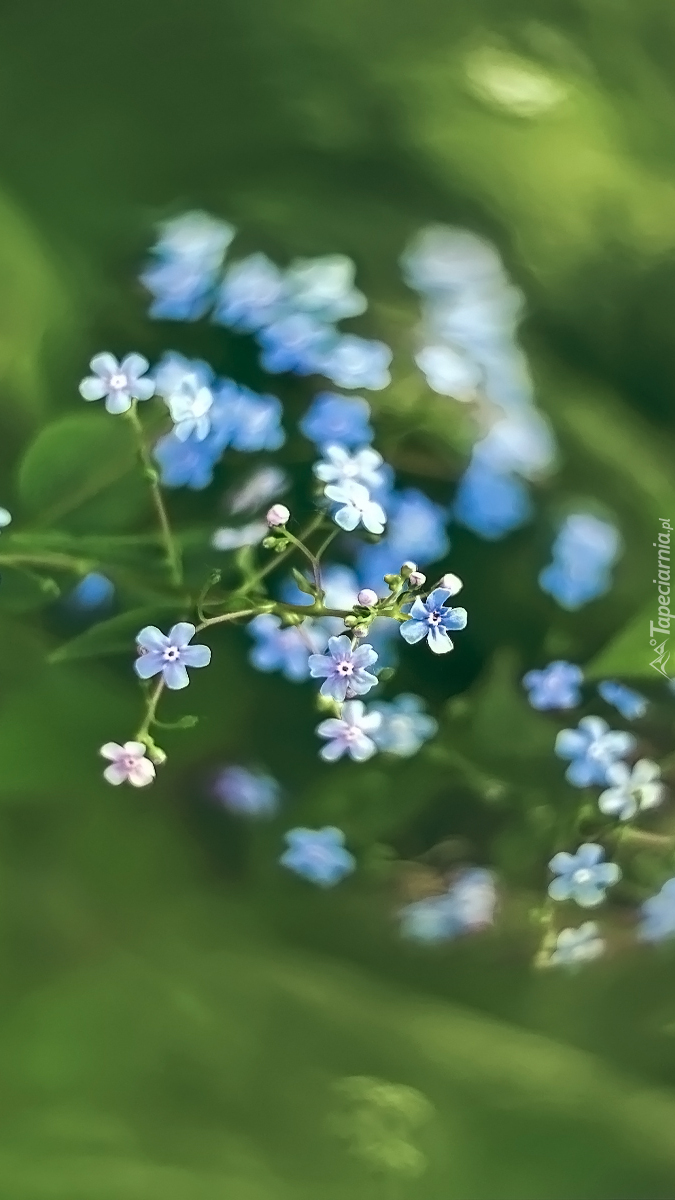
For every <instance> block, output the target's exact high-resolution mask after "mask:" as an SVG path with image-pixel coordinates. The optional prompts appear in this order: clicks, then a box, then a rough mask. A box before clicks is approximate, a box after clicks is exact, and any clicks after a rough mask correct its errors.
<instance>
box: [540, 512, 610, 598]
mask: <svg viewBox="0 0 675 1200" xmlns="http://www.w3.org/2000/svg"><path fill="white" fill-rule="evenodd" d="M620 552H621V536H620V534H619V531H618V529H617V528H616V526H615V525H612V524H611V523H610V522H609V521H603V520H600V519H599V518H598V517H595V516H593V514H592V513H573V514H571V515H570V516H569V517H567V519H566V520H565V522H564V524H563V526H562V528H561V529H560V531H559V533H558V536H557V537H556V539H555V541H554V543H553V550H552V553H553V561H552V562H551V563H550V564H549V565H548V566H547V567H544V570H543V571H541V573H540V575H539V586H540V588H541V589H542V591H544V592H547V593H548V594H549V595H550V596H553V598H554V599H555V600H557V602H558V604H560V605H561V606H562V607H563V608H566V609H568V610H569V611H570V612H574V611H575V610H576V609H578V608H581V607H582V605H584V604H587V603H588V602H589V601H590V600H595V599H596V597H598V596H602V595H604V593H605V592H607V591H609V589H610V587H611V582H612V581H611V576H610V567H611V566H612V564H613V563H614V562H615V561H616V559H617V558H618V557H619V554H620Z"/></svg>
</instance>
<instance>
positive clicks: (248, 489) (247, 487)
mask: <svg viewBox="0 0 675 1200" xmlns="http://www.w3.org/2000/svg"><path fill="white" fill-rule="evenodd" d="M289 487H290V479H289V477H288V472H287V471H284V469H283V467H277V466H276V465H275V464H273V463H266V464H265V465H264V466H260V467H256V468H255V470H254V471H252V472H251V474H250V475H249V476H248V477H247V479H246V480H244V482H243V483H238V484H237V485H236V486H235V487H234V488H233V489H232V490H231V492H230V493H229V495H228V498H227V509H228V512H231V513H233V514H238V513H243V512H256V511H257V510H258V509H260V508H264V507H265V506H266V505H268V504H269V502H270V500H276V499H277V498H278V497H279V496H283V494H284V492H287V491H288V489H289Z"/></svg>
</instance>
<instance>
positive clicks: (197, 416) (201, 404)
mask: <svg viewBox="0 0 675 1200" xmlns="http://www.w3.org/2000/svg"><path fill="white" fill-rule="evenodd" d="M212 404H213V395H212V393H211V391H210V390H209V388H206V387H202V388H198V389H197V390H196V391H194V392H193V393H190V392H188V391H187V390H186V391H182V392H176V393H175V394H174V395H173V396H169V397H167V405H168V408H169V412H170V413H171V420H172V421H173V423H174V430H173V431H174V434H175V435H176V437H177V438H178V441H179V442H186V441H187V440H188V438H189V437H194V439H195V441H196V442H203V441H204V439H205V438H206V437H207V436H208V433H209V430H210V429H211V421H210V417H209V409H210V408H211V406H212Z"/></svg>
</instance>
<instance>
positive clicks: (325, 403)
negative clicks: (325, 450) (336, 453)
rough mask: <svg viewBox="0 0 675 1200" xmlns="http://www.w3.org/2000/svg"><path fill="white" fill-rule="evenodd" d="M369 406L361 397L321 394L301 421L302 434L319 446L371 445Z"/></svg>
mask: <svg viewBox="0 0 675 1200" xmlns="http://www.w3.org/2000/svg"><path fill="white" fill-rule="evenodd" d="M369 422H370V405H369V403H368V401H367V400H364V399H363V398H362V397H361V396H340V395H338V393H337V392H319V393H318V395H316V396H315V397H314V399H313V400H312V403H311V404H310V406H309V408H308V409H307V412H306V413H305V415H304V417H303V418H302V420H301V421H300V426H299V428H300V432H301V433H304V435H305V437H306V438H308V439H309V441H310V442H314V443H315V445H317V446H331V445H336V444H339V445H341V446H347V447H354V446H362V445H364V443H368V442H371V441H372V439H373V430H372V427H371V425H370V423H369Z"/></svg>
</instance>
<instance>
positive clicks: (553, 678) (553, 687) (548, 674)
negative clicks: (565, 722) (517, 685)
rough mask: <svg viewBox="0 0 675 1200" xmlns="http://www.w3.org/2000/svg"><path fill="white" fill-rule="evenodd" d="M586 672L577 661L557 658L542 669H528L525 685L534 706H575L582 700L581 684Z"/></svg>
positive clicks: (540, 707)
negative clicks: (571, 661)
mask: <svg viewBox="0 0 675 1200" xmlns="http://www.w3.org/2000/svg"><path fill="white" fill-rule="evenodd" d="M583 678H584V673H583V671H582V670H581V667H578V666H577V665H576V663H568V662H563V661H562V660H557V661H556V662H552V663H549V664H548V666H547V667H544V668H543V670H541V671H528V672H527V674H526V675H523V686H524V687H525V688H527V690H528V692H529V701H530V704H531V705H532V707H533V708H538V709H540V710H544V709H549V708H575V707H576V705H577V704H579V703H580V702H581V696H580V694H579V685H580V684H581V683H582V682H583Z"/></svg>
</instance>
